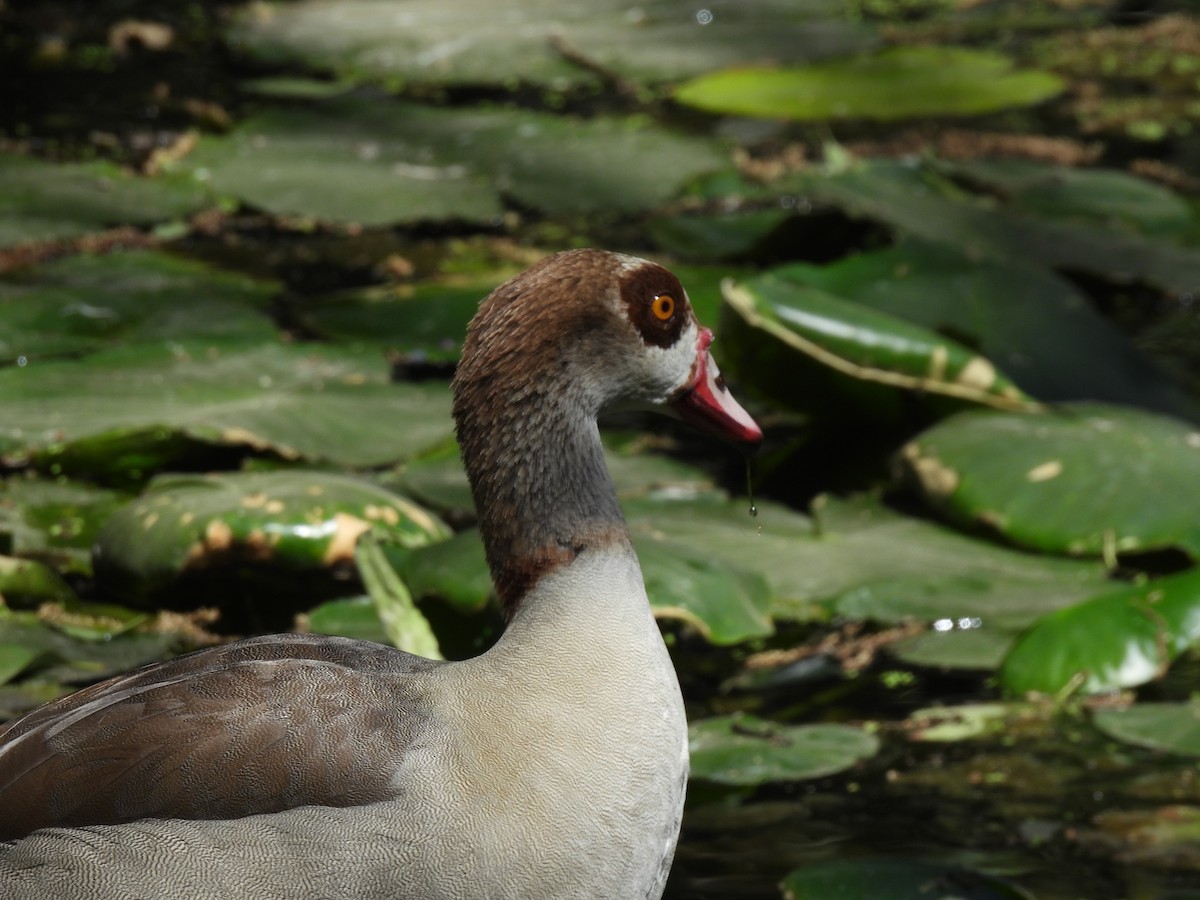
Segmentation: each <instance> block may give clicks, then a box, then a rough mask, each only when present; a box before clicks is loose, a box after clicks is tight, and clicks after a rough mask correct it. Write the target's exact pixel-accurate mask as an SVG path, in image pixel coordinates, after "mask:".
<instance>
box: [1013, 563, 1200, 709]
mask: <svg viewBox="0 0 1200 900" xmlns="http://www.w3.org/2000/svg"><path fill="white" fill-rule="evenodd" d="M1197 638H1200V571H1196V570H1192V571H1188V572H1183V573H1181V574H1179V575H1168V576H1166V577H1163V578H1157V579H1154V580H1152V581H1148V582H1146V583H1145V584H1137V585H1129V586H1126V587H1122V588H1118V589H1116V590H1112V591H1109V592H1106V593H1103V594H1101V595H1099V596H1097V597H1094V598H1092V599H1090V600H1087V601H1086V602H1084V603H1080V604H1078V605H1077V606H1072V607H1069V608H1067V609H1060V610H1058V611H1056V612H1053V613H1050V614H1049V615H1046V616H1044V617H1043V618H1041V619H1039V620H1038V621H1037V622H1035V623H1034V624H1033V626H1031V627H1030V628H1029V630H1028V631H1026V632H1025V633H1024V634H1022V635H1021V637H1020V639H1019V640H1018V641H1017V643H1016V645H1015V646H1014V647H1013V648H1012V650H1011V651H1010V652H1009V654H1008V657H1007V658H1006V659H1005V660H1004V665H1003V667H1002V668H1001V669H1000V681H1001V683H1002V684H1003V685H1004V687H1005V689H1006V690H1008V691H1009V692H1011V693H1014V694H1023V693H1026V692H1028V691H1039V692H1041V693H1046V694H1053V693H1057V692H1058V691H1061V690H1063V689H1064V688H1068V687H1075V686H1078V687H1079V689H1080V690H1083V691H1086V692H1088V693H1098V692H1102V691H1113V690H1118V689H1120V688H1128V687H1136V686H1137V685H1139V684H1145V683H1146V682H1147V681H1151V680H1153V679H1156V678H1159V677H1161V676H1162V675H1163V674H1164V673H1165V672H1166V670H1167V667H1168V666H1169V665H1170V664H1171V661H1172V660H1174V659H1175V657H1176V656H1178V655H1179V653H1181V652H1182V651H1183V650H1185V649H1186V648H1187V647H1188V646H1189V645H1191V644H1192V642H1194V641H1195V640H1196V639H1197Z"/></svg>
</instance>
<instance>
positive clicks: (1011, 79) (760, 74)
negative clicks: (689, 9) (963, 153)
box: [675, 47, 1063, 122]
mask: <svg viewBox="0 0 1200 900" xmlns="http://www.w3.org/2000/svg"><path fill="white" fill-rule="evenodd" d="M1062 88H1063V83H1062V81H1061V79H1059V78H1058V76H1056V75H1052V74H1050V73H1049V72H1039V71H1034V70H1028V69H1027V70H1022V71H1013V61H1012V60H1011V59H1009V58H1008V57H1006V56H1003V55H1002V54H999V53H992V52H988V51H983V50H972V49H967V48H964V47H890V48H888V49H886V50H881V51H878V52H877V53H874V54H872V55H868V56H857V57H852V58H850V59H835V60H831V61H829V62H823V63H818V64H815V65H810V66H805V67H797V68H736V69H730V70H727V71H723V72H713V73H711V74H707V75H701V76H699V77H698V78H695V79H693V80H691V81H688V82H686V83H684V84H682V85H680V86H679V87H678V88H677V89H676V90H675V99H676V101H678V102H679V103H682V104H684V105H685V106H691V107H694V108H696V109H702V110H705V111H707V112H714V113H723V114H726V115H738V116H756V117H759V118H767V119H791V120H795V121H801V122H820V121H826V120H830V119H875V120H881V121H891V120H895V119H911V118H918V117H927V116H963V115H978V114H980V113H988V112H995V111H997V110H1001V109H1007V108H1010V107H1020V106H1030V105H1032V104H1035V103H1040V102H1042V101H1043V100H1047V99H1049V98H1051V97H1053V96H1055V95H1056V94H1058V93H1059V92H1060V91H1061V90H1062Z"/></svg>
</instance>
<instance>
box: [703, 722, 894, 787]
mask: <svg viewBox="0 0 1200 900" xmlns="http://www.w3.org/2000/svg"><path fill="white" fill-rule="evenodd" d="M688 744H689V746H690V749H691V755H692V777H693V778H696V779H699V780H703V781H715V782H718V783H720V784H730V785H757V784H766V783H767V782H771V781H802V780H804V779H807V778H821V777H823V776H826V775H834V774H836V773H838V772H842V771H845V770H846V769H850V768H853V767H854V766H855V765H857V764H858V763H860V762H861V761H862V760H864V759H868V758H870V757H872V756H874V755H875V754H876V753H877V752H878V750H879V739H878V738H876V737H875V736H874V735H873V734H870V733H868V732H866V731H864V730H863V729H861V728H856V727H854V726H851V725H780V724H777V723H775V722H769V721H767V720H765V719H759V718H756V717H755V716H749V715H732V716H718V717H716V718H712V719H702V720H701V721H699V722H693V723H692V724H691V725H690V726H689V727H688Z"/></svg>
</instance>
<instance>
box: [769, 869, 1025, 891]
mask: <svg viewBox="0 0 1200 900" xmlns="http://www.w3.org/2000/svg"><path fill="white" fill-rule="evenodd" d="M780 887H781V888H782V889H783V896H784V898H785V900H834V898H836V900H889V898H890V900H916V898H920V900H1032V898H1031V897H1030V895H1029V894H1027V893H1026V892H1025V891H1023V890H1021V889H1020V888H1017V887H1014V886H1012V885H1010V884H1005V883H1004V882H1003V881H1001V880H999V879H997V878H993V877H991V876H990V875H984V874H982V873H980V872H973V871H971V870H969V869H963V868H960V867H958V866H947V865H940V864H936V863H926V862H918V861H916V860H906V859H826V860H819V861H817V862H815V863H811V864H809V865H806V866H804V867H803V868H800V869H796V870H795V871H793V872H789V873H788V875H787V876H785V877H784V879H783V882H782V883H781V884H780Z"/></svg>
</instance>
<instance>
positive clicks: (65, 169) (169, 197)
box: [0, 153, 211, 247]
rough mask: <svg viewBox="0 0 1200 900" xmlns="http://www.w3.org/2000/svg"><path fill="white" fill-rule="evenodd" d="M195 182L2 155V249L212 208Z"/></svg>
mask: <svg viewBox="0 0 1200 900" xmlns="http://www.w3.org/2000/svg"><path fill="white" fill-rule="evenodd" d="M210 202H211V195H210V194H209V193H208V191H206V190H205V188H204V186H203V185H200V184H197V183H196V182H194V181H193V180H192V179H191V178H188V177H183V176H178V175H162V176H158V177H155V178H146V177H141V176H138V175H134V174H132V173H131V172H128V171H126V170H124V169H122V168H120V167H119V166H116V165H113V164H112V163H110V162H102V161H95V162H87V163H48V162H44V161H42V160H39V159H33V158H31V157H27V156H17V155H15V154H11V153H0V247H4V246H12V245H15V244H22V243H26V242H31V241H45V240H53V239H57V238H66V237H73V236H75V235H80V234H87V233H89V232H93V231H101V230H103V229H106V228H110V227H112V226H114V225H149V224H151V223H153V222H157V221H161V220H163V219H172V218H177V217H180V216H185V215H187V214H188V213H192V212H195V211H197V210H199V209H202V208H203V207H204V206H207V205H209V203H210Z"/></svg>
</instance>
